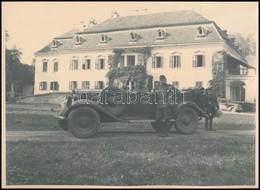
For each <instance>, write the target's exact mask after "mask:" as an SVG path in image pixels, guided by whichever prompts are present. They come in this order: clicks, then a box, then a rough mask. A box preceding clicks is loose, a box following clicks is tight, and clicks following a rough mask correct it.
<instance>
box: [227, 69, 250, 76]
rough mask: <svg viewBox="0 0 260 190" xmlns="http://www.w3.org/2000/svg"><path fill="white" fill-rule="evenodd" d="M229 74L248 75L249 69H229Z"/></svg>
mask: <svg viewBox="0 0 260 190" xmlns="http://www.w3.org/2000/svg"><path fill="white" fill-rule="evenodd" d="M227 75H248V69H228V70H227Z"/></svg>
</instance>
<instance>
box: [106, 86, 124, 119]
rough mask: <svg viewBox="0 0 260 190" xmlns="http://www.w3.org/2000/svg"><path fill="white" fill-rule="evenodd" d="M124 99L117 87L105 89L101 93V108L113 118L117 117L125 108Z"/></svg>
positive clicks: (122, 93)
mask: <svg viewBox="0 0 260 190" xmlns="http://www.w3.org/2000/svg"><path fill="white" fill-rule="evenodd" d="M125 100H126V97H125V94H124V92H123V91H122V90H121V89H120V88H118V87H107V88H105V89H104V90H103V91H102V92H101V102H102V104H101V105H102V107H103V108H104V109H106V110H107V111H109V112H110V113H112V114H113V115H115V116H119V115H120V114H121V113H122V112H123V111H124V110H125V108H126V101H125Z"/></svg>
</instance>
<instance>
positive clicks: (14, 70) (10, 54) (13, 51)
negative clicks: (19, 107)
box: [5, 31, 34, 97]
mask: <svg viewBox="0 0 260 190" xmlns="http://www.w3.org/2000/svg"><path fill="white" fill-rule="evenodd" d="M5 37H6V39H5V41H6V42H8V40H9V34H8V32H7V31H5ZM21 55H22V52H21V50H20V49H18V48H17V47H15V46H13V47H12V48H8V47H7V45H6V47H5V69H6V92H10V96H11V97H13V96H14V95H15V94H19V93H21V92H22V88H23V87H24V86H25V85H28V84H33V83H34V67H33V66H29V65H26V64H23V63H21V61H20V58H21ZM7 97H8V96H7Z"/></svg>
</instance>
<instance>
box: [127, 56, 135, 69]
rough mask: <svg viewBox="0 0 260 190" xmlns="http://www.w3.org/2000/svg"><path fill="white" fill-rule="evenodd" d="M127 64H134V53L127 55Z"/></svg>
mask: <svg viewBox="0 0 260 190" xmlns="http://www.w3.org/2000/svg"><path fill="white" fill-rule="evenodd" d="M127 66H128V67H130V66H135V55H128V56H127Z"/></svg>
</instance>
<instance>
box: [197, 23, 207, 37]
mask: <svg viewBox="0 0 260 190" xmlns="http://www.w3.org/2000/svg"><path fill="white" fill-rule="evenodd" d="M197 30H198V31H197V36H198V37H204V36H205V35H206V33H207V30H206V29H205V28H204V27H201V26H200V27H198V28H197Z"/></svg>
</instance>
